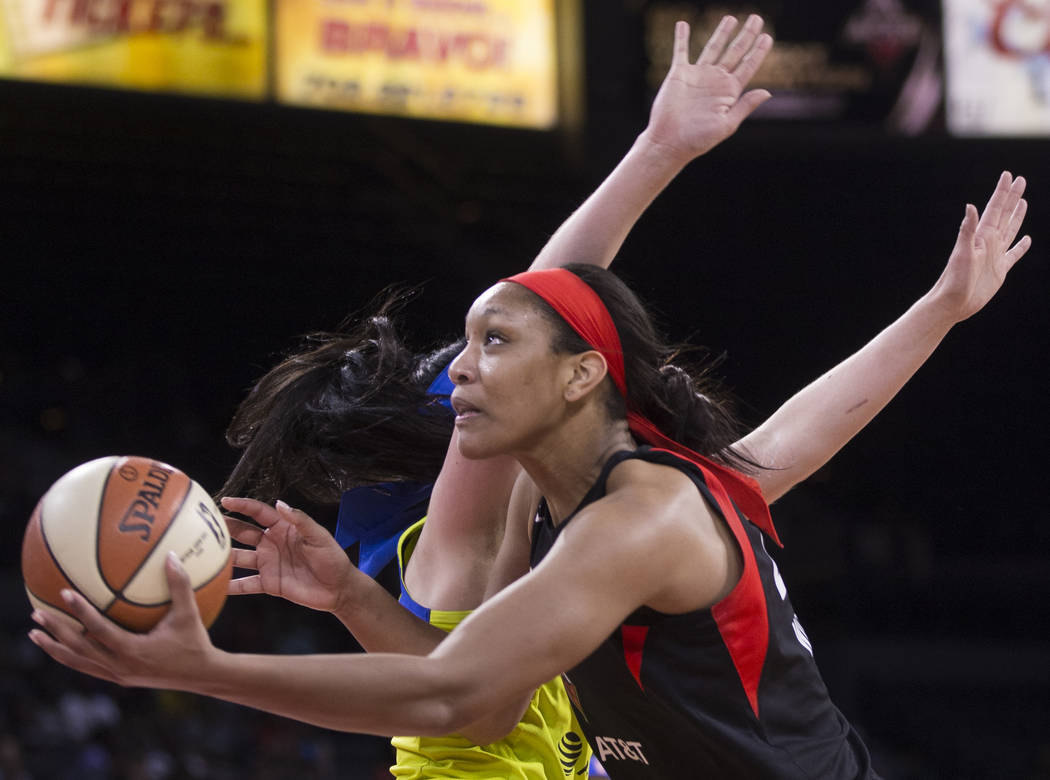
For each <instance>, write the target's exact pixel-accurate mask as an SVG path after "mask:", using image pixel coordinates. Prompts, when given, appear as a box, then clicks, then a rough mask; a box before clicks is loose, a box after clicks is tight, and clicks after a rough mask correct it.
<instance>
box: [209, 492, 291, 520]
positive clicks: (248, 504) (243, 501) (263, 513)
mask: <svg viewBox="0 0 1050 780" xmlns="http://www.w3.org/2000/svg"><path fill="white" fill-rule="evenodd" d="M221 503H222V507H223V509H228V510H229V511H231V512H237V513H238V514H242V515H247V516H248V517H250V518H251V519H252V520H254V521H255V522H257V523H258V524H259V525H262V526H266V527H267V528H268V527H270V526H271V525H273V524H274V523H276V522H277V521H278V520H280V517H278V515H277V513H276V512H275V511H274V509H273V507H272V506H270V505H269V504H264V503H263V502H262V501H256V500H255V499H254V498H240V497H233V496H223V497H222V499H221Z"/></svg>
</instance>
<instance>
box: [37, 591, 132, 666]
mask: <svg viewBox="0 0 1050 780" xmlns="http://www.w3.org/2000/svg"><path fill="white" fill-rule="evenodd" d="M61 595H62V600H63V601H64V602H65V604H66V608H67V609H68V610H69V611H70V612H71V613H72V615H73V617H75V618H76V619H77V620H79V621H80V623H81V625H83V626H84V629H85V630H86V632H87V633H88V634H90V636H91V638H92V639H94V640H95V642H97V643H98V644H99V645H100V646H101V647H102V648H104V649H106V650H111V651H115V650H116V649H117V648H119V647H120V646H121V644H122V643H123V642H125V641H126V640H127V639H128V637H131V636H132V634H131V633H130V632H129V631H125V630H124V629H123V628H120V627H119V626H118V625H117V624H116V623H114V622H113V621H111V620H107V619H106V618H104V617H103V616H102V614H101V613H100V612H99V611H98V610H97V609H95V607H94V606H93V605H92V604H90V603H88V600H87V599H86V598H84V597H83V596H81V595H80V594H79V593H77V592H76V591H72V590H68V589H67V590H63V591H62V593H61ZM48 630H49V631H50V630H51V623H50V622H49V624H48Z"/></svg>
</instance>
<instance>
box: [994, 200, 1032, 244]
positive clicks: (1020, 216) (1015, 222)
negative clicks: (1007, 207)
mask: <svg viewBox="0 0 1050 780" xmlns="http://www.w3.org/2000/svg"><path fill="white" fill-rule="evenodd" d="M1027 213H1028V201H1027V200H1025V199H1024V198H1021V199H1020V200H1019V201H1017V203H1016V204H1015V205H1014V208H1013V211H1012V212H1011V214H1010V219H1009V221H1007V223H1006V224H1005V225H1004V226H1003V227H1002V229H1001V231H1000V234H1001V235H1002V237H1003V243H1004V244H1006V245H1007V246H1009V245H1010V244H1011V243H1013V240H1014V238H1016V236H1017V234H1018V233H1020V232H1021V223H1023V222H1024V218H1025V215H1026V214H1027Z"/></svg>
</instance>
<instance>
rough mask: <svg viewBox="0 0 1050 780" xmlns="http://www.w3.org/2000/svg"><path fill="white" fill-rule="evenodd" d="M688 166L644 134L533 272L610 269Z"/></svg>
mask: <svg viewBox="0 0 1050 780" xmlns="http://www.w3.org/2000/svg"><path fill="white" fill-rule="evenodd" d="M688 162H689V161H688V160H683V159H681V157H680V155H677V154H673V153H672V152H671V150H669V149H667V148H666V147H662V146H660V145H659V144H655V143H653V142H652V141H651V140H650V139H649V136H648V134H647V133H646V132H643V133H642V134H641V135H639V136H638V138H637V139H636V140H635V142H634V144H633V145H632V146H631V148H630V150H629V151H628V152H627V154H626V155H625V156H624V158H623V159H622V160H621V161H620V163H619V164H618V165H617V166H616V168H614V169H613V171H612V173H610V174H609V176H608V177H606V179H605V181H603V182H602V183H601V185H600V186H599V187H598V189H597V190H595V191H594V192H593V193H592V194H591V196H590V197H588V198H587V200H585V201H584V202H583V204H582V205H581V206H580V207H579V208H578V209H577V210H576V211H575V212H573V214H572V215H571V216H570V217H569V218H568V219H567V220H565V222H564V223H562V225H561V227H559V228H558V230H556V231H555V233H554V235H553V236H551V238H550V240H549V241H548V242H547V244H546V245H545V246H544V247H543V249H542V250H541V251H540V253H539V255H537V256H536V259H535V260H534V261H533V263H532V265H531V268H532V269H534V270H535V269H539V268H557V267H559V266H563V265H565V264H566V263H591V264H593V265H600V266H603V267H606V268H608V267H609V264H610V263H612V261H613V258H614V257H615V256H616V253H617V252H619V251H620V247H621V246H622V245H623V242H624V240H625V239H626V238H627V234H628V233H630V231H631V228H632V227H634V224H635V223H636V222H637V221H638V219H639V218H640V217H641V216H642V214H643V213H644V212H645V210H646V209H647V208H648V207H649V205H650V204H651V203H652V202H653V200H654V199H655V198H656V196H657V195H659V194H660V193H661V192H662V191H663V189H664V188H665V187H666V186H667V185H668V184H669V183H670V182H671V180H672V179H674V177H675V176H677V175H678V173H679V172H680V171H681V170H682V169H683V168H684V167H685V166H686V164H687V163H688Z"/></svg>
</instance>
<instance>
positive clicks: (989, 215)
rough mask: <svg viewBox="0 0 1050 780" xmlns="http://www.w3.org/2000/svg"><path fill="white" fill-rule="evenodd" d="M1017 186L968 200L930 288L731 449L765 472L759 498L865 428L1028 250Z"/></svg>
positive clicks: (1004, 182)
mask: <svg viewBox="0 0 1050 780" xmlns="http://www.w3.org/2000/svg"><path fill="white" fill-rule="evenodd" d="M1024 188H1025V180H1024V179H1023V178H1020V177H1018V178H1016V179H1014V178H1013V176H1011V175H1010V174H1009V173H1007V172H1004V173H1003V174H1002V176H1000V178H999V182H998V185H997V186H996V188H995V192H994V193H993V194H992V196H991V198H990V200H989V201H988V204H987V206H986V207H985V209H984V213H983V214H981V215H980V217H978V213H977V209H976V208H975V207H974V206H973V205H970V204H968V205H967V206H966V216H965V218H964V219H963V222H962V226H961V227H960V228H959V236H958V238H957V239H956V242H955V247H954V249H953V250H952V253H951V256H950V257H949V259H948V265H947V266H946V267H945V269H944V272H943V273H942V274H941V276H940V278H939V279H938V280H937V283H936V284H934V286H933V288H932V289H930V291H929V292H927V293H926V294H925V295H923V296H922V298H920V299H919V300H918V301H916V302H915V303H914V304H913V305H912V306H911V308H909V309H908V311H907V312H905V313H904V314H903V315H902V316H901V317H900V318H899V319H898V320H896V321H895V322H894V323H893V324H891V325H890V326H889V327H888V328H886V329H885V330H883V331H882V332H881V333H879V335H878V336H876V337H875V338H874V339H872V340H871V341H870V342H868V344H866V345H865V346H864V347H863V348H861V349H860V350H859V351H858V352H856V353H854V354H853V355H852V356H850V357H849V358H847V359H846V360H844V361H843V362H842V363H840V364H839V365H837V366H835V368H833V369H831V370H830V371H829V372H827V373H826V374H824V375H823V376H821V377H820V378H819V379H817V380H816V381H814V382H813V383H812V384H810V385H808V386H807V387H805V388H804V389H803V390H801V391H799V392H798V393H797V394H796V395H794V396H793V397H792V398H791V399H790V400H788V401H787V403H785V404H784V405H783V406H781V407H780V408H779V409H778V410H777V411H776V412H774V413H773V415H772V416H771V417H770V418H769V419H768V420H766V421H765V422H764V423H763V424H762V425H760V426H759V427H758V428H757V429H755V430H754V431H753V432H752V433H751V434H749V435H748V436H746V437H745V438H743V439H742V440H741V441H740V442H739V443H738V446H739V447H740V448H741V449H743V450H745V451H746V452H747V453H749V454H750V455H751V456H752V457H753V458H755V459H756V460H757V461H758V462H759V463H762V464H763V465H765V466H770V467H772V469H770V470H768V471H762V472H761V473H759V474H758V475H756V476H757V479H758V481H759V484H760V485H761V486H762V491H763V493H764V494H765V497H766V500H767V501H770V502H772V501H774V500H776V499H777V498H779V497H780V496H782V495H784V493H786V492H787V491H788V490H790V489H791V488H792V487H793V486H794V485H796V484H797V483H798V482H800V481H802V480H803V479H805V478H806V477H808V476H809V475H810V474H812V473H813V472H814V471H816V470H817V469H818V468H820V466H822V465H823V464H824V463H826V462H827V461H828V460H830V458H831V457H832V456H833V455H834V454H835V453H836V452H838V451H839V450H840V449H841V448H842V447H843V445H845V444H846V442H848V441H849V440H850V439H851V438H853V436H854V435H855V434H856V433H858V432H859V431H860V430H861V429H862V428H863V427H864V426H865V425H867V424H868V423H869V422H870V421H871V420H872V419H873V418H874V417H875V415H877V414H878V413H879V412H880V411H882V409H883V408H884V407H885V406H886V404H887V403H889V402H890V400H891V399H892V398H893V397H894V396H895V395H896V394H897V392H898V391H899V390H900V389H901V388H902V387H903V386H904V384H905V383H906V382H907V381H908V380H909V379H910V378H911V376H912V375H913V374H914V373H915V372H916V371H917V370H918V369H919V367H920V366H921V365H922V364H923V363H924V362H926V359H927V358H928V357H929V356H930V355H931V354H932V353H933V351H934V349H936V348H937V345H938V344H940V342H941V340H942V339H943V338H944V337H945V336H946V335H947V333H948V331H949V330H951V328H952V327H953V326H954V325H955V324H956V323H959V322H961V321H963V320H965V319H966V318H967V317H970V316H972V315H973V314H975V313H977V312H978V311H980V310H981V309H982V308H983V307H984V305H985V304H986V303H988V301H989V300H991V298H992V296H994V295H995V293H996V292H997V291H998V290H999V288H1000V287H1001V286H1002V284H1003V280H1004V279H1005V277H1006V274H1007V272H1008V271H1009V270H1010V268H1012V267H1013V265H1014V263H1016V262H1017V261H1018V260H1020V259H1021V257H1022V256H1024V254H1025V253H1026V252H1027V251H1028V249H1029V247H1030V246H1031V244H1032V241H1031V239H1030V238H1029V237H1028V236H1024V237H1023V238H1022V239H1021V240H1020V241H1018V242H1017V243H1016V244H1015V243H1014V239H1015V238H1016V237H1017V233H1018V231H1019V230H1020V228H1021V223H1022V222H1023V221H1024V216H1025V212H1026V210H1027V202H1026V201H1025V200H1024V199H1023V198H1022V197H1021V196H1022V195H1023V194H1024Z"/></svg>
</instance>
